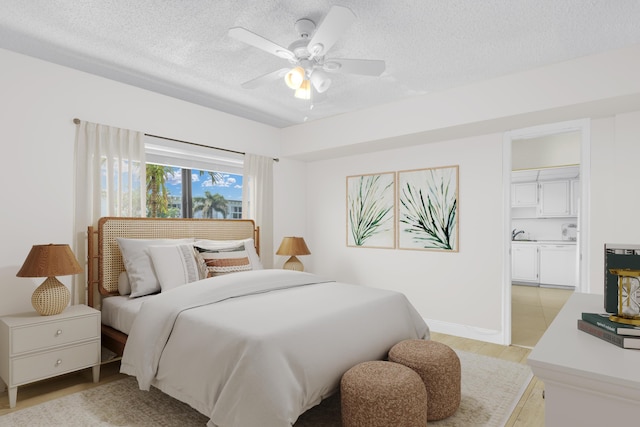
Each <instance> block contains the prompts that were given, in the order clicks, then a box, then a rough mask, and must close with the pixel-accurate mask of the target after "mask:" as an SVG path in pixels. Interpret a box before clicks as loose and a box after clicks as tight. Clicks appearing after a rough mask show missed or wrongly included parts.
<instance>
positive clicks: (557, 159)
mask: <svg viewBox="0 0 640 427" xmlns="http://www.w3.org/2000/svg"><path fill="white" fill-rule="evenodd" d="M581 139H582V138H581V134H580V132H578V131H573V132H563V133H557V134H553V135H546V136H541V137H539V138H529V139H515V140H513V142H512V143H511V147H512V148H511V153H512V154H511V169H513V170H520V169H540V168H546V167H554V166H567V165H578V164H580V143H581Z"/></svg>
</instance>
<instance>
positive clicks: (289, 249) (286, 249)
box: [276, 237, 311, 271]
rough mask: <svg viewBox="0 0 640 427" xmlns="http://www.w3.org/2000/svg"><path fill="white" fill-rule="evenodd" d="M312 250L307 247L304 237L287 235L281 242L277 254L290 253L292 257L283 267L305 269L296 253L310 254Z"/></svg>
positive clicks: (286, 268) (297, 269)
mask: <svg viewBox="0 0 640 427" xmlns="http://www.w3.org/2000/svg"><path fill="white" fill-rule="evenodd" d="M310 253H311V251H309V248H308V247H307V244H306V243H305V242H304V239H303V238H302V237H285V238H283V239H282V243H280V247H279V248H278V250H277V251H276V255H285V256H286V255H289V256H290V258H289V259H288V260H287V261H286V262H285V263H284V265H283V266H282V268H284V269H285V270H296V271H304V266H303V265H302V262H300V260H299V259H298V258H297V256H296V255H309V254H310Z"/></svg>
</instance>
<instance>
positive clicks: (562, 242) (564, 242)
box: [511, 239, 576, 245]
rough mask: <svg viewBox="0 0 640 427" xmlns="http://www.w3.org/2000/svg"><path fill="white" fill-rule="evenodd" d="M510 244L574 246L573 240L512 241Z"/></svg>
mask: <svg viewBox="0 0 640 427" xmlns="http://www.w3.org/2000/svg"><path fill="white" fill-rule="evenodd" d="M511 243H524V244H536V245H575V244H576V241H575V240H518V239H516V240H512V241H511Z"/></svg>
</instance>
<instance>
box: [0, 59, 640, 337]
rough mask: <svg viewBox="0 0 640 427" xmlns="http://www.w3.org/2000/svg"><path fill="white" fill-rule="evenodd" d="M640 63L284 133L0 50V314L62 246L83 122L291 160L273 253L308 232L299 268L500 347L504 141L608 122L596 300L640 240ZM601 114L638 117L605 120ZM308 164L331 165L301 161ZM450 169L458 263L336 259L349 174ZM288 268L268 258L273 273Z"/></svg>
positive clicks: (514, 81) (450, 256)
mask: <svg viewBox="0 0 640 427" xmlns="http://www.w3.org/2000/svg"><path fill="white" fill-rule="evenodd" d="M638 53H640V47H634V48H630V49H626V50H623V51H615V52H610V53H606V54H603V55H599V56H597V57H596V58H583V59H580V60H578V61H573V62H571V63H563V64H559V65H558V67H556V68H554V67H550V68H545V69H544V70H537V71H532V72H527V73H521V74H519V75H517V76H507V77H505V79H504V80H503V81H497V80H496V81H492V82H482V83H480V84H478V86H477V87H467V88H459V89H456V90H453V91H450V92H447V93H439V94H436V96H435V97H433V98H429V99H423V98H421V99H418V100H413V101H407V102H400V103H396V104H393V105H389V106H383V107H380V108H377V109H372V110H370V111H362V112H357V113H354V114H346V115H342V116H339V117H336V118H332V119H327V120H321V121H318V122H317V123H316V122H312V123H309V124H308V125H304V127H294V128H293V129H285V130H282V131H279V130H277V129H274V128H270V127H268V126H264V125H261V124H258V123H255V122H251V121H247V120H243V119H240V118H237V117H233V116H229V115H226V114H223V113H220V112H216V111H212V110H210V109H207V108H203V107H199V106H196V105H193V104H189V103H186V102H183V101H179V100H176V99H172V98H169V97H165V96H162V95H158V94H154V93H151V92H147V91H144V90H141V89H137V88H134V87H131V86H127V85H123V84H120V83H116V82H113V81H110V80H106V79H103V78H99V77H96V76H92V75H89V74H85V73H81V72H77V71H74V70H70V69H67V68H64V67H60V66H57V65H54V64H50V63H47V62H43V61H39V60H35V59H32V58H29V57H25V56H21V55H17V54H14V53H12V52H9V51H4V50H0V63H1V64H2V67H0V93H2V95H3V96H2V97H1V98H0V129H2V140H1V141H0V144H2V145H1V146H2V153H3V159H4V160H5V161H4V166H5V181H6V183H8V184H5V187H4V194H3V196H4V197H3V201H4V203H5V205H4V208H3V209H2V213H0V237H1V238H2V246H1V248H0V292H2V298H1V299H0V315H2V314H7V313H10V312H19V311H24V310H30V309H31V307H30V302H29V298H30V295H31V293H32V291H33V289H34V288H35V287H36V286H37V285H38V284H39V282H40V281H41V280H40V279H24V278H16V277H15V274H16V272H17V270H18V269H19V267H20V265H21V264H22V262H23V260H24V258H25V256H26V254H27V253H28V251H29V248H30V247H31V245H33V244H36V243H49V242H55V243H70V242H71V236H72V225H73V216H72V212H73V207H72V203H73V142H74V132H75V127H74V125H73V124H72V119H73V118H74V117H78V118H81V119H84V120H89V121H96V122H101V123H105V124H110V125H114V126H119V127H125V128H131V129H136V130H142V131H145V132H148V133H153V134H159V135H164V136H168V137H173V138H177V139H184V140H189V141H194V142H199V143H203V144H208V143H210V144H212V145H216V146H221V147H227V148H233V149H236V150H240V151H249V152H253V153H256V154H262V155H267V156H274V157H284V156H283V154H284V155H288V156H287V157H288V158H283V159H282V160H281V162H279V163H277V164H275V165H274V171H275V174H274V180H275V184H276V191H275V194H274V198H275V200H274V203H275V215H274V217H275V224H274V247H277V246H278V244H279V243H280V240H281V238H282V237H283V236H287V235H303V236H304V237H305V239H306V240H307V243H308V245H309V247H310V249H311V252H312V254H311V255H309V256H308V257H305V258H303V259H302V261H303V262H304V263H305V266H306V267H307V270H309V271H314V272H318V273H320V274H322V275H326V276H330V277H334V278H337V279H339V280H344V281H351V282H356V283H361V284H367V285H374V286H380V287H387V288H391V289H398V290H401V291H404V292H406V294H407V295H408V296H409V298H410V299H411V301H412V302H413V303H414V304H415V305H416V307H417V308H418V310H419V311H420V313H421V314H422V315H423V316H424V317H426V318H427V319H429V323H430V325H431V326H432V328H433V329H434V330H441V331H443V332H453V333H456V334H458V335H461V336H474V337H476V338H480V339H483V337H484V338H486V339H487V340H489V341H496V339H495V338H496V336H497V335H499V332H500V330H501V328H502V325H501V324H500V319H501V316H502V313H501V304H502V302H501V299H502V292H501V281H502V277H501V274H502V269H503V266H504V262H505V260H502V257H501V252H502V250H503V247H502V245H503V242H504V236H502V230H504V227H503V221H504V219H503V218H502V212H503V208H502V203H503V201H502V185H503V183H502V177H501V171H502V162H503V159H502V151H501V143H502V132H504V131H507V130H511V129H515V128H518V127H524V126H531V125H533V124H537V123H550V122H554V121H562V120H567V119H569V118H574V117H604V118H596V119H595V120H592V129H591V138H592V146H591V174H592V181H591V184H590V185H591V188H590V190H591V191H590V218H591V224H592V229H591V230H590V235H591V240H590V242H589V247H590V255H591V260H592V261H593V262H592V263H591V265H590V279H591V283H592V291H593V292H598V291H599V289H598V286H599V285H600V286H601V284H602V282H603V278H602V275H603V273H602V269H603V265H602V258H601V256H600V254H601V251H602V247H603V245H604V243H605V242H613V243H635V244H637V243H638V242H640V227H638V215H637V212H639V211H640V210H639V208H640V201H639V200H638V196H637V194H638V193H637V183H638V179H637V176H638V175H637V172H636V168H637V165H636V163H637V159H638V158H639V156H638V154H640V153H639V152H638V151H639V150H640V143H639V140H640V108H639V107H638V104H637V99H638V98H637V96H636V95H638V94H639V93H640V79H637V75H639V74H640V55H639V54H638ZM585 65H588V67H587V66H585ZM532 82H535V84H533V83H532ZM565 84H567V85H568V88H566V90H564V91H559V90H558V87H563V85H565ZM510 89H511V90H510ZM559 92H561V93H559ZM525 95H526V96H525ZM518 96H520V97H521V98H522V99H518V98H517V97H518ZM467 101H469V102H467ZM603 105H605V106H606V107H607V108H605V109H604V110H603V109H598V108H595V107H602V106H603ZM487 107H492V108H487ZM596 110H597V111H598V114H600V115H595V116H594V114H595V112H594V111H596ZM605 110H606V111H627V112H629V111H632V112H631V113H615V114H614V113H610V114H605V115H604V116H602V114H603V111H605ZM516 113H517V114H516ZM580 114H582V115H580ZM483 120H484V121H483ZM487 123H488V124H487ZM483 130H484V131H483ZM302 134H303V135H304V137H303V138H301V137H299V135H302ZM461 134H464V135H465V136H464V137H460V136H459V135H461ZM452 135H458V136H455V137H452ZM382 139H384V140H382ZM299 141H304V144H300V142H299ZM281 142H282V143H283V150H282V152H280V151H279V144H280V143H281ZM341 145H342V146H343V147H345V148H344V149H342V148H340V146H341ZM365 146H366V147H365ZM376 149H385V150H387V151H377V152H374V151H372V150H376ZM356 152H357V153H359V154H360V153H362V155H359V156H355V155H354V153H356ZM317 153H321V154H322V153H324V154H327V155H326V156H324V160H318V161H312V162H310V163H304V162H303V161H301V160H303V159H305V157H308V156H310V157H313V156H314V155H315V154H317ZM336 156H342V157H336ZM321 157H322V156H321ZM329 157H332V158H331V159H330V158H329ZM293 158H296V159H298V160H292V159H293ZM450 164H458V165H460V252H459V253H444V252H423V251H406V250H386V249H363V248H347V247H346V240H345V239H346V223H345V215H346V209H345V205H346V194H345V187H346V185H345V177H346V176H349V175H357V174H364V173H374V172H380V171H394V170H395V171H397V170H406V169H414V168H422V167H431V166H442V165H450ZM621 200H624V202H625V204H624V205H622V203H621V202H620V201H621ZM282 262H284V259H283V258H282V257H280V258H278V257H276V266H279V265H281V263H282ZM62 279H63V281H65V283H69V280H68V277H65V278H62ZM600 292H602V290H601V289H600Z"/></svg>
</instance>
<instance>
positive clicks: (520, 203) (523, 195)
mask: <svg viewBox="0 0 640 427" xmlns="http://www.w3.org/2000/svg"><path fill="white" fill-rule="evenodd" d="M537 205H538V183H537V182H518V183H515V184H512V185H511V206H513V207H528V206H537Z"/></svg>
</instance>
